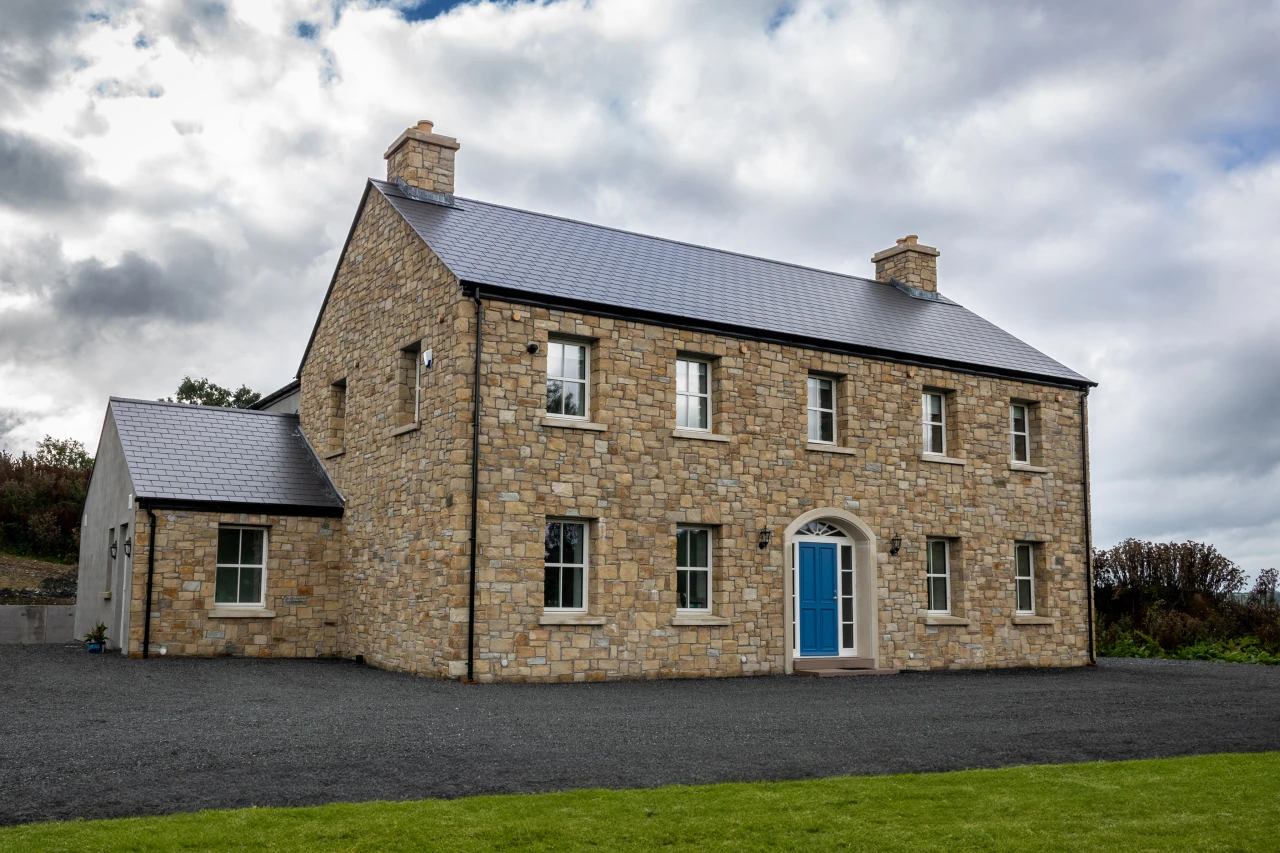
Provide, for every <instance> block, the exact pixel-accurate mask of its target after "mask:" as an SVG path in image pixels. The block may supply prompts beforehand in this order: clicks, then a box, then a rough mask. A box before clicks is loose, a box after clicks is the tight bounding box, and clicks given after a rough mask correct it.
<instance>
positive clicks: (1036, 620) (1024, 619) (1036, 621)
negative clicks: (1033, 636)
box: [1013, 613, 1053, 625]
mask: <svg viewBox="0 0 1280 853" xmlns="http://www.w3.org/2000/svg"><path fill="white" fill-rule="evenodd" d="M1013 624H1015V625H1052V624H1053V620H1052V619H1050V618H1049V617H1048V616H1032V615H1031V614H1030V613H1024V614H1022V615H1020V616H1014V617H1013Z"/></svg>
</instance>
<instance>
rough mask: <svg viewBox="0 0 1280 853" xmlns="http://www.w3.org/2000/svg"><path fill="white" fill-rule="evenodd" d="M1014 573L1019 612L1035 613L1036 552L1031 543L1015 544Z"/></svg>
mask: <svg viewBox="0 0 1280 853" xmlns="http://www.w3.org/2000/svg"><path fill="white" fill-rule="evenodd" d="M1013 552H1014V573H1015V575H1016V577H1015V583H1016V584H1017V587H1018V590H1017V597H1018V605H1017V612H1018V613H1021V614H1034V613H1035V612H1036V605H1035V601H1036V588H1035V583H1036V581H1035V562H1034V561H1035V552H1034V549H1033V548H1032V546H1031V545H1025V544H1022V545H1015V546H1014V549H1013Z"/></svg>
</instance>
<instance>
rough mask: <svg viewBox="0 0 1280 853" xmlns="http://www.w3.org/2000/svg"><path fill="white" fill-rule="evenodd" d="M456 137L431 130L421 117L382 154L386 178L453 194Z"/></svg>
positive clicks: (429, 125)
mask: <svg viewBox="0 0 1280 853" xmlns="http://www.w3.org/2000/svg"><path fill="white" fill-rule="evenodd" d="M457 150H458V140H456V139H454V138H453V137H452V136H441V135H440V134H438V133H433V132H432V124H431V122H429V121H427V120H426V119H423V120H422V121H420V122H418V124H417V126H416V127H411V128H409V129H408V130H406V131H405V132H404V133H402V134H400V136H398V137H397V138H396V141H395V142H393V143H391V147H390V148H388V149H387V153H386V154H383V155H382V156H383V157H385V158H386V161H387V181H388V182H390V183H393V184H394V183H395V182H396V179H397V178H399V179H401V180H403V181H404V182H405V183H406V184H408V185H409V186H411V187H417V188H418V189H420V190H426V191H427V192H432V193H440V194H441V195H449V196H451V195H453V155H454V152H455V151H457Z"/></svg>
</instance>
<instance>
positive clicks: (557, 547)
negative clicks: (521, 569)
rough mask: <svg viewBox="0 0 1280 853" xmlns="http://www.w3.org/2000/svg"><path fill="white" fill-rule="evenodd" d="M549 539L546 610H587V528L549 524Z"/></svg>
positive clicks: (566, 523)
mask: <svg viewBox="0 0 1280 853" xmlns="http://www.w3.org/2000/svg"><path fill="white" fill-rule="evenodd" d="M545 539H546V541H545V550H544V553H543V560H544V562H545V565H546V569H547V582H546V588H545V593H544V596H543V602H542V605H543V607H545V608H546V609H547V610H586V609H587V607H586V603H585V600H586V599H585V595H586V594H585V592H584V590H585V589H586V586H587V525H586V524H585V523H584V522H580V521H548V522H547V534H546V537H545Z"/></svg>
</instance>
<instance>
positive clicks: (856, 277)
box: [369, 178, 945, 304]
mask: <svg viewBox="0 0 1280 853" xmlns="http://www.w3.org/2000/svg"><path fill="white" fill-rule="evenodd" d="M369 180H370V182H372V183H373V184H374V185H376V186H378V189H379V191H382V192H385V190H384V189H383V187H388V188H390V189H392V190H395V192H396V195H397V196H398V197H399V198H402V199H404V200H405V201H417V202H419V203H420V204H430V203H431V202H423V201H420V200H419V199H415V198H409V197H407V196H405V195H404V194H403V193H401V192H400V188H399V187H397V186H396V185H395V184H389V183H387V182H386V181H380V180H378V179H377V178H370V179H369ZM453 198H454V200H455V201H465V202H470V203H472V204H483V205H484V206H485V207H496V208H498V209H500V210H510V211H513V212H515V213H523V214H526V215H528V216H540V217H542V218H543V219H555V220H557V221H559V222H570V223H572V224H574V225H582V226H584V227H586V228H595V229H598V230H600V231H612V232H614V233H615V234H626V235H628V236H631V237H643V238H644V239H646V240H659V241H661V242H663V243H671V244H672V245H675V246H684V247H686V248H689V249H701V250H703V251H705V252H715V253H716V254H718V255H730V256H732V257H735V258H745V259H746V260H749V261H760V262H761V263H766V264H777V265H778V266H781V267H791V268H792V269H798V270H805V271H807V272H817V273H822V274H823V275H833V276H836V277H837V278H847V279H852V280H853V281H865V282H867V283H868V284H883V285H889V282H887V281H880V280H879V279H874V278H866V277H865V276H860V275H853V274H852V273H847V272H836V271H835V270H827V269H822V268H821V267H811V266H808V265H806V264H797V263H795V262H794V261H780V260H778V259H777V258H766V257H763V256H762V255H748V254H747V253H746V252H735V251H733V250H732V249H719V248H716V247H715V246H704V245H703V244H701V243H690V242H688V241H686V240H676V239H675V238H673V237H659V236H658V235H656V234H645V233H643V232H640V231H628V230H627V229H625V228H615V227H614V226H612V225H601V224H599V223H598V222H587V221H586V220H584V219H574V218H572V217H569V216H557V215H556V214H554V213H542V212H541V211H537V210H527V209H526V208H523V207H513V206H512V205H509V204H498V203H496V202H492V201H482V200H481V199H478V198H467V197H466V196H460V195H455V196H454V197H453ZM453 209H454V210H462V212H464V213H465V212H466V210H465V208H458V207H455V208H453ZM943 304H945V303H943Z"/></svg>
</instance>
